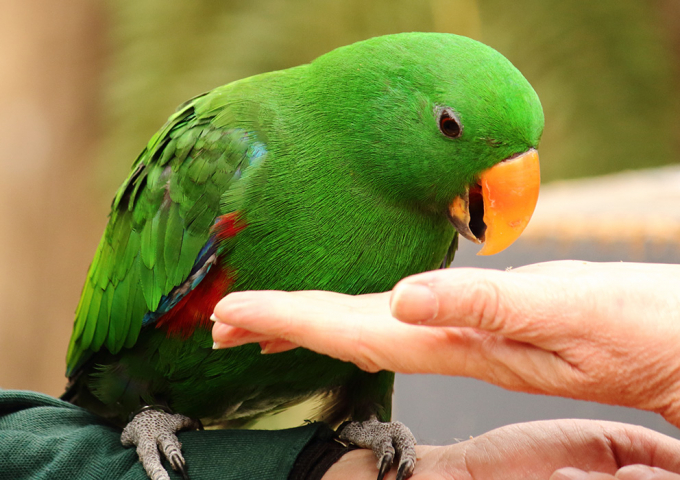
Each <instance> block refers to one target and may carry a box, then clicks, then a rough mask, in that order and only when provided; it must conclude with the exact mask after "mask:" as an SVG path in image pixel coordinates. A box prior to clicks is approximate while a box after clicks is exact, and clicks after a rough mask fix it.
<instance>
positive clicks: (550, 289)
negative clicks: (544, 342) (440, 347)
mask: <svg viewBox="0 0 680 480" xmlns="http://www.w3.org/2000/svg"><path fill="white" fill-rule="evenodd" d="M580 290H582V289H581V288H580V287H579V286H578V285H575V284H574V283H573V282H568V278H566V279H565V278H564V277H560V276H556V275H545V274H541V273H538V272H536V271H528V272H526V273H523V272H521V271H512V270H510V271H499V270H487V269H479V268H451V269H446V270H438V271H432V272H426V273H423V274H420V275H414V276H412V277H409V278H406V279H404V280H402V281H401V282H399V283H398V284H397V285H396V286H395V287H394V289H393V291H392V296H391V299H390V309H391V312H392V315H393V316H394V317H395V318H397V319H399V320H401V321H403V322H406V323H418V324H427V325H432V326H456V327H471V328H475V329H479V330H483V331H487V332H490V333H497V334H501V335H503V336H507V337H509V338H513V339H516V340H520V341H525V340H527V339H531V340H537V336H538V337H542V336H543V335H542V334H541V332H546V335H548V332H550V331H551V328H552V327H553V326H554V325H556V324H559V326H560V329H561V330H562V332H563V333H567V332H564V328H565V326H566V327H567V328H569V326H571V328H572V329H574V331H578V330H579V328H581V327H580V326H579V325H578V324H579V323H580V322H579V321H578V319H579V317H580V315H578V316H577V312H576V311H575V309H574V308H573V305H574V303H575V302H578V297H579V295H580ZM585 308H587V307H585ZM581 313H582V311H581ZM581 318H582V317H581Z"/></svg>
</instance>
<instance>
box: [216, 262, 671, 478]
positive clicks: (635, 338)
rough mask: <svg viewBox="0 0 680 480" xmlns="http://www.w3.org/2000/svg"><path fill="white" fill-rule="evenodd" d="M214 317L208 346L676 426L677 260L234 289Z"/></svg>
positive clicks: (555, 264) (553, 265) (562, 264)
mask: <svg viewBox="0 0 680 480" xmlns="http://www.w3.org/2000/svg"><path fill="white" fill-rule="evenodd" d="M215 319H216V320H217V323H216V325H215V327H214V329H213V339H214V340H215V342H216V344H217V345H216V346H217V347H231V346H235V345H241V344H244V343H251V342H260V344H261V345H263V350H264V352H265V353H274V352H277V351H282V350H286V349H290V348H295V347H297V346H304V347H306V348H310V349H312V350H315V351H318V352H321V353H325V354H327V355H330V356H332V357H335V358H339V359H342V360H346V361H351V362H353V363H355V364H357V365H358V366H360V367H361V368H363V369H365V370H367V371H378V370H383V369H385V370H392V371H396V372H402V373H439V374H446V375H458V376H468V377H474V378H478V379H481V380H484V381H487V382H491V383H494V384H496V385H499V386H502V387H504V388H507V389H510V390H517V391H524V392H530V393H542V394H548V395H559V396H564V397H571V398H577V399H582V400H591V401H597V402H601V403H608V404H616V405H624V406H630V407H635V408H640V409H644V410H650V411H653V412H657V413H660V414H661V415H663V416H664V418H666V420H668V421H669V422H670V423H673V424H674V425H676V426H679V427H680V265H660V264H636V263H588V262H582V261H564V262H548V263H542V264H536V265H529V266H526V267H521V268H517V269H514V270H510V271H506V272H501V271H494V270H482V269H470V268H453V269H448V270H439V271H433V272H426V273H423V274H420V275H415V276H412V277H409V278H407V279H404V280H402V281H401V282H399V283H398V284H397V285H396V286H395V288H394V289H393V290H392V291H391V292H385V293H380V294H371V295H360V296H349V295H341V294H337V293H332V292H311V291H307V292H237V293H233V294H230V295H228V296H227V297H225V298H224V299H223V300H222V301H220V303H218V305H217V306H216V308H215ZM227 322H228V324H227ZM395 345H402V346H404V345H408V348H395ZM527 428H529V427H527ZM487 435H490V434H487ZM528 435H531V433H529V434H528ZM465 443H467V442H465ZM454 447H457V446H456V445H454V446H451V447H446V448H454ZM438 448H444V447H438ZM676 448H677V446H676ZM676 454H677V455H678V456H680V449H678V450H676ZM420 464H421V462H419V465H420ZM646 465H652V464H650V463H648V464H646ZM336 466H337V465H336ZM334 468H335V467H334ZM420 468H422V467H420ZM420 468H419V469H417V471H420ZM614 471H615V470H614ZM673 471H678V472H680V470H673ZM669 475H670V474H669ZM432 478H438V477H432ZM444 478H446V477H444ZM542 478H547V477H542ZM565 478H567V477H565ZM568 478H577V477H568ZM593 478H594V477H593ZM598 478H599V477H598ZM602 478H608V477H602ZM629 478H632V477H629ZM635 478H643V477H635ZM644 478H646V477H644ZM669 478H670V477H669ZM677 478H678V479H680V476H679V477H677Z"/></svg>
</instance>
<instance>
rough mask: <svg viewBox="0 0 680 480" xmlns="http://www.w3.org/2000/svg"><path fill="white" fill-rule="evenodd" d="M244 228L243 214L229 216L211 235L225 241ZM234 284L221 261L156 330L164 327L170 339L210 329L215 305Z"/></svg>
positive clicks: (232, 275)
mask: <svg viewBox="0 0 680 480" xmlns="http://www.w3.org/2000/svg"><path fill="white" fill-rule="evenodd" d="M244 228H246V224H245V222H243V221H241V218H240V215H239V214H238V213H230V214H228V215H222V216H221V217H218V219H217V222H215V225H214V226H213V227H212V233H213V234H214V235H215V238H216V239H217V240H218V241H224V240H227V239H229V238H233V237H234V236H236V234H237V233H238V232H240V231H241V230H243V229H244ZM233 284H234V272H232V271H230V270H229V269H226V268H222V267H221V265H220V263H219V260H218V262H217V263H216V264H215V265H213V266H212V268H211V269H210V271H209V272H208V273H207V274H206V276H205V277H204V278H203V280H201V283H199V284H198V285H197V286H196V288H194V289H193V290H192V291H190V292H189V293H187V294H186V296H185V297H184V298H182V299H181V300H180V301H179V302H178V303H177V305H175V306H174V307H173V308H172V310H170V311H169V312H168V313H166V314H165V315H163V316H162V317H161V318H160V319H159V320H158V322H157V323H156V328H161V327H165V328H167V334H168V336H180V337H182V338H184V339H186V338H189V337H190V336H191V334H192V333H193V332H194V330H195V329H196V328H205V329H208V328H210V327H211V325H212V322H211V321H210V316H211V315H212V313H213V310H215V305H217V302H219V301H220V300H221V299H222V297H224V296H225V295H226V294H227V293H229V291H230V290H231V287H232V285H233Z"/></svg>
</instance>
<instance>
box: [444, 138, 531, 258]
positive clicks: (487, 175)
mask: <svg viewBox="0 0 680 480" xmlns="http://www.w3.org/2000/svg"><path fill="white" fill-rule="evenodd" d="M540 183H541V174H540V168H539V162H538V152H537V151H536V150H535V149H533V148H532V149H530V150H528V151H526V152H524V153H522V154H521V155H517V156H514V157H511V158H508V159H506V160H503V161H502V162H500V163H498V164H496V165H494V166H493V167H491V168H489V169H488V170H485V171H483V172H482V174H481V175H480V176H479V182H478V183H477V184H476V185H474V186H473V187H470V188H468V189H466V192H465V194H464V195H462V196H459V197H456V198H455V199H454V200H453V202H452V203H451V205H450V206H449V219H450V220H451V223H453V226H454V227H455V228H456V230H458V233H460V234H461V235H462V236H463V237H465V238H467V239H468V240H470V241H472V242H474V243H484V247H482V249H481V250H480V251H479V252H478V253H477V255H493V254H495V253H498V252H501V251H503V250H505V249H506V248H508V247H509V246H510V245H511V244H512V243H513V242H514V241H515V240H517V238H518V237H519V236H520V235H521V234H522V232H523V231H524V228H525V227H526V226H527V224H528V223H529V220H530V219H531V215H532V214H533V213H534V209H535V208H536V202H537V201H538V190H539V186H540Z"/></svg>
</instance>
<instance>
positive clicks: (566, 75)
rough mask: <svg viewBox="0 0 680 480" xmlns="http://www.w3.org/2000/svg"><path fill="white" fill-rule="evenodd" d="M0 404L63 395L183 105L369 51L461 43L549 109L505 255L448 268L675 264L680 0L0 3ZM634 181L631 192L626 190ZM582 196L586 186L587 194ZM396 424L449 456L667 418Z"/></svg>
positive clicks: (453, 417) (426, 381)
mask: <svg viewBox="0 0 680 480" xmlns="http://www.w3.org/2000/svg"><path fill="white" fill-rule="evenodd" d="M0 6H1V7H2V11H3V15H2V16H0V169H1V170H0V387H2V388H21V389H31V390H38V391H42V392H46V393H48V394H51V395H58V394H60V393H61V391H62V388H63V385H64V383H65V379H64V377H63V372H64V356H65V351H66V346H67V343H68V339H69V335H70V331H71V326H72V321H73V312H74V310H75V307H76V304H77V302H78V297H79V294H80V289H81V286H82V283H83V281H84V278H85V274H86V271H87V267H88V265H89V262H90V260H91V259H92V257H93V255H94V252H95V249H96V246H97V243H98V240H99V236H100V235H101V233H102V231H103V229H104V226H105V224H106V220H107V214H108V208H109V204H110V200H111V198H112V197H113V194H114V192H115V190H116V188H117V186H118V185H119V184H120V183H121V182H122V180H123V179H124V178H125V176H126V175H127V173H128V169H129V167H130V165H131V164H132V161H133V160H134V159H135V157H136V155H137V154H138V153H139V152H140V151H141V149H142V148H143V146H144V144H145V143H146V141H147V140H148V138H149V137H150V136H151V135H152V134H153V133H154V132H155V130H156V129H158V128H159V127H160V126H161V125H162V124H163V122H164V121H165V119H166V118H167V117H168V115H170V113H172V111H173V110H174V108H175V107H176V106H177V105H179V104H180V103H181V102H183V101H184V100H186V99H188V98H190V97H192V96H194V95H196V94H198V93H201V92H203V91H205V90H208V89H211V88H213V87H216V86H218V85H221V84H224V83H228V82H230V81H232V80H236V79H238V78H242V77H245V76H249V75H253V74H257V73H260V72H265V71H270V70H275V69H281V68H287V67H290V66H294V65H298V64H301V63H306V62H309V61H310V60H312V59H313V58H315V57H317V56H318V55H321V54H323V53H325V52H327V51H329V50H331V49H333V48H335V47H338V46H341V45H345V44H348V43H352V42H355V41H358V40H362V39H365V38H369V37H372V36H376V35H383V34H388V33H396V32H403V31H414V30H419V31H438V32H451V33H457V34H462V35H466V36H470V37H472V38H475V39H478V40H481V41H483V42H484V43H487V44H489V45H491V46H493V47H494V48H496V49H497V50H499V51H500V52H501V53H503V54H504V55H505V56H506V57H508V58H509V59H510V60H511V61H512V62H513V63H514V64H515V65H516V66H517V67H518V68H519V69H520V70H521V71H522V72H523V73H524V74H525V76H526V77H527V78H528V80H529V81H530V82H531V83H532V84H533V86H534V87H535V89H536V91H537V92H538V94H539V96H540V98H541V100H542V102H543V107H544V110H545V116H546V129H545V133H544V135H543V140H542V144H541V148H540V154H541V162H542V173H543V180H544V183H545V185H544V188H543V190H542V193H541V198H540V200H539V206H538V208H537V211H536V215H535V218H534V220H532V223H531V224H530V227H529V228H528V229H527V231H526V233H525V235H524V236H523V238H522V239H521V240H520V241H519V242H518V243H517V244H516V245H514V246H513V247H511V248H510V249H509V251H506V252H504V253H502V254H501V255H499V256H496V257H491V258H482V257H475V255H474V253H475V250H476V249H475V248H474V246H472V245H470V244H467V243H466V242H461V243H462V245H461V251H460V252H459V254H458V255H457V258H456V261H455V262H454V265H455V266H470V265H472V266H484V267H489V268H507V267H508V266H513V267H517V266H520V265H524V264H527V263H533V262H537V261H544V260H551V259H560V258H577V259H585V260H595V261H621V260H623V261H656V262H673V263H680V2H678V0H599V1H598V2H592V1H590V0H570V1H566V2H565V1H562V0H516V1H514V2H505V1H501V0H372V1H371V2H366V1H364V0H342V1H341V0H192V1H191V2H180V1H174V0H171V1H168V0H117V1H115V2H114V1H110V2H92V1H90V0H63V1H61V2H49V1H47V0H0ZM617 172H623V173H617ZM584 177H591V178H584ZM396 388H397V395H396V400H395V404H396V415H397V417H398V418H399V419H400V420H402V421H404V422H406V423H407V424H408V425H410V426H411V427H412V428H413V429H414V430H415V433H416V435H417V436H418V437H419V439H420V440H421V441H427V442H439V443H442V442H451V441H453V440H454V439H455V438H467V437H468V436H469V435H478V434H480V433H482V432H484V431H486V430H488V429H490V428H493V427H496V426H500V425H502V424H505V423H509V422H515V421H524V420H530V419H537V418H555V417H583V418H608V419H618V420H622V421H629V422H632V423H640V424H645V425H648V426H651V427H653V428H656V429H657V430H661V431H664V432H666V433H669V434H671V435H674V436H680V434H679V431H678V430H676V429H674V428H673V427H671V426H670V425H668V424H666V423H665V422H663V420H662V419H660V417H658V416H656V415H653V414H647V413H644V412H636V411H632V410H629V409H620V408H612V407H604V406H599V405H595V404H590V403H586V402H574V401H569V400H564V399H553V398H546V397H540V396H529V395H522V394H517V393H511V392H504V391H502V390H500V389H498V388H495V387H491V386H488V385H484V384H482V383H480V382H476V381H473V380H469V379H457V378H441V377H436V376H400V377H399V378H398V380H397V387H396Z"/></svg>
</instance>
